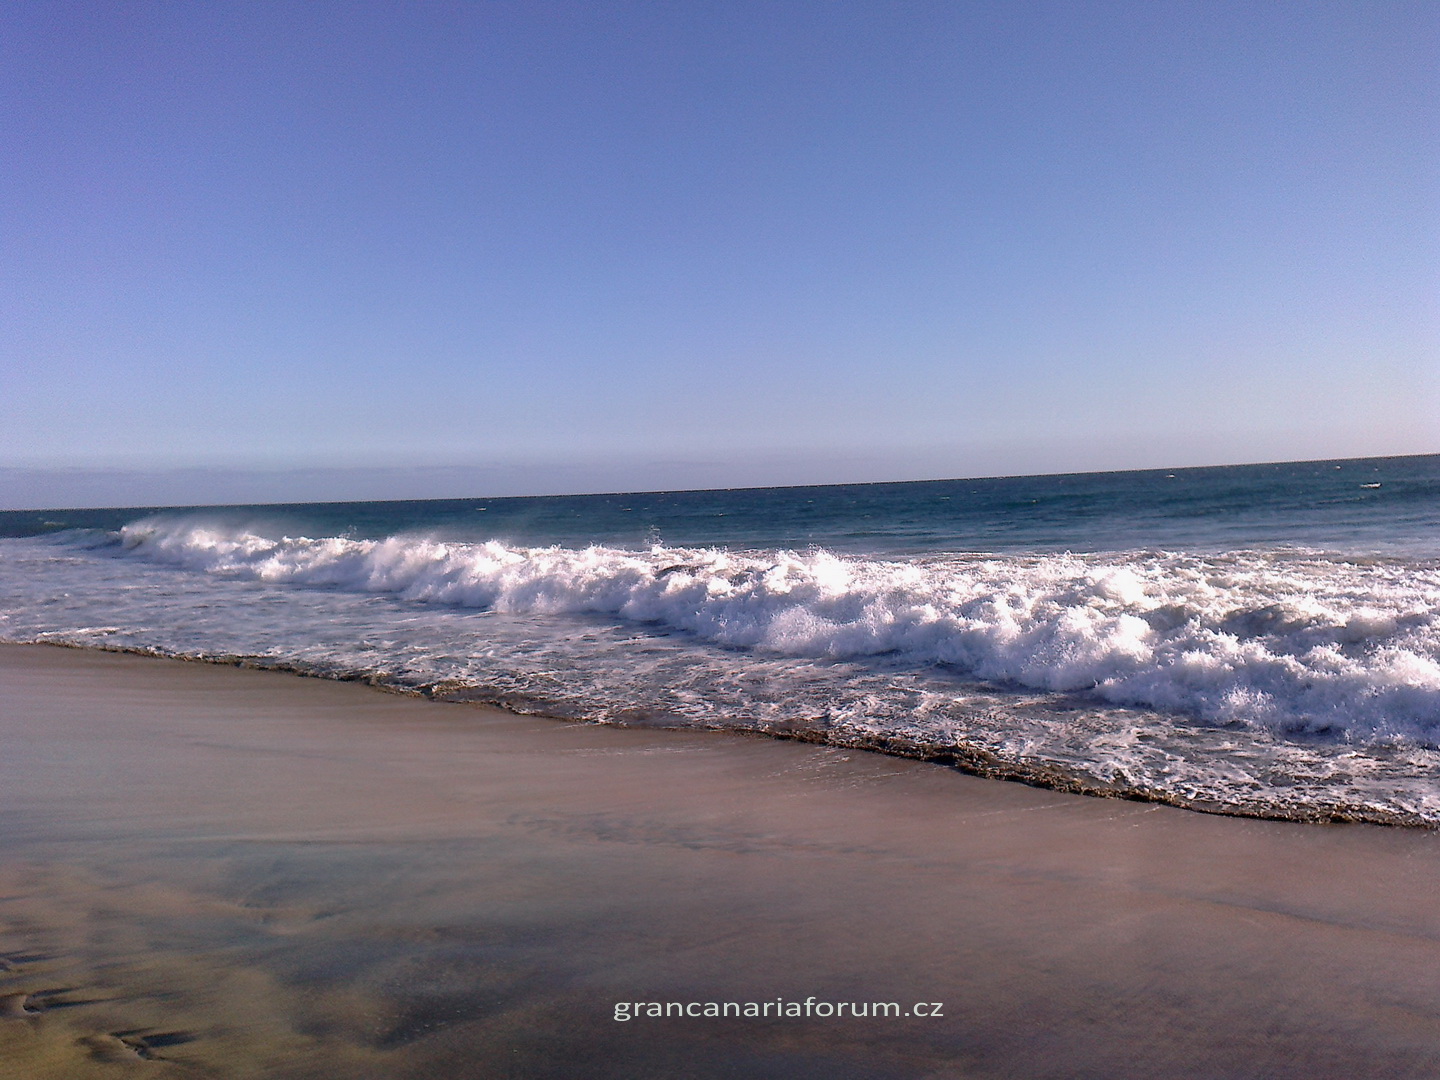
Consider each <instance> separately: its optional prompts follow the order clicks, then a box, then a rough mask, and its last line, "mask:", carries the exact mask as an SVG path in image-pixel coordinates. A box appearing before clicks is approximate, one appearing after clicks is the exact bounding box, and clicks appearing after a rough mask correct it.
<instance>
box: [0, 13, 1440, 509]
mask: <svg viewBox="0 0 1440 1080" xmlns="http://www.w3.org/2000/svg"><path fill="white" fill-rule="evenodd" d="M1437 133H1440V17H1437V13H1436V9H1435V7H1434V6H1433V5H1431V4H1429V3H1427V2H1376V0H1366V2H1363V3H1361V2H1355V3H1333V2H1331V3H1326V2H1306V3H1287V2H1280V3H1265V4H1253V3H1245V4H1238V3H1237V4H1229V3H1224V2H1207V3H1174V2H1166V0H1146V2H1139V3H1098V2H1088V0H1071V2H1065V3H1039V2H1027V0H1006V2H1004V3H979V2H961V0H947V2H944V3H929V2H906V0H898V2H880V0H871V2H866V3H855V2H848V0H829V2H819V0H811V2H804V3H799V2H787V0H766V2H757V3H752V2H748V0H727V2H725V3H709V2H704V0H686V2H682V3H673V2H670V3H661V2H634V3H607V2H602V0H592V2H585V3H547V2H544V0H526V2H523V3H511V2H496V3H483V2H475V3H447V2H443V0H434V2H427V3H401V2H388V3H369V2H355V3H324V4H321V3H310V2H305V3H292V2H279V0H277V2H269V3H257V2H253V0H247V2H243V3H226V2H223V0H207V2H206V3H203V4H195V3H189V2H184V3H182V2H162V3H148V2H147V3H128V2H104V3H95V2H94V0H86V2H84V3H57V2H51V0H30V2H27V3H24V4H7V5H3V7H0V505H3V506H11V507H17V506H56V505H77V504H81V505H85V504H94V505H106V504H116V503H119V504H128V505H136V504H146V503H188V502H196V503H205V502H226V501H247V502H249V501H270V500H287V499H316V500H319V499H327V498H395V497H442V496H470V495H503V494H525V493H546V492H561V491H588V490H638V489H655V488H684V487H711V486H743V485H751V484H784V483H828V482H847V481H867V480H905V479H922V478H942V477H957V476H976V475H996V474H1017V473H1040V472H1073V471H1085V470H1095V469H1123V468H1146V467H1176V466H1183V465H1201V464H1221V463H1237V462H1246V461H1274V460H1298V459H1311V458H1330V457H1334V458H1338V457H1352V456H1368V455H1388V454H1407V453H1434V452H1440V137H1437Z"/></svg>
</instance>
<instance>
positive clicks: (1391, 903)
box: [0, 646, 1440, 1080]
mask: <svg viewBox="0 0 1440 1080" xmlns="http://www.w3.org/2000/svg"><path fill="white" fill-rule="evenodd" d="M0 958H3V960H0V1076H3V1077H5V1078H25V1080H42V1078H48V1077H54V1078H64V1080H84V1078H87V1077H110V1076H114V1077H131V1076H134V1077H187V1076H216V1077H317V1078H318V1077H324V1078H350V1077H375V1078H387V1080H388V1078H392V1077H393V1078H405V1077H446V1078H465V1077H487V1078H488V1077H515V1078H521V1077H573V1078H577V1080H580V1078H584V1080H595V1078H608V1077H615V1078H621V1077H624V1078H646V1077H656V1078H660V1077H664V1078H675V1077H697V1078H698V1077H705V1078H711V1077H716V1078H718V1077H798V1078H805V1077H816V1078H819V1077H827V1078H828V1077H857V1078H858V1077H866V1078H885V1077H896V1078H901V1077H903V1078H911V1077H936V1078H939V1077H1017V1078H1049V1077H1055V1078H1059V1077H1066V1078H1080V1077H1094V1078H1097V1080H1098V1078H1106V1080H1113V1078H1125V1077H1137V1078H1138V1077H1145V1078H1157V1077H1159V1078H1164V1077H1207V1078H1208V1077H1295V1078H1302V1077H1303V1078H1307V1080H1314V1078H1323V1077H1336V1078H1341V1077H1343V1078H1347V1080H1355V1078H1362V1077H1386V1078H1399V1077H1435V1076H1437V1075H1440V836H1437V834H1435V833H1433V832H1429V831H1420V830H1407V829H1394V828H1390V829H1387V828H1383V827H1376V826H1365V825H1334V826H1315V825H1297V824H1292V823H1284V822H1266V821H1256V820H1242V819H1234V818H1223V817H1215V816H1207V815H1202V814H1196V813H1191V812H1187V811H1183V810H1176V809H1172V808H1169V807H1161V806H1153V805H1148V804H1143V803H1134V802H1123V801H1116V800H1106V799H1095V798H1086V797H1082V796H1073V795H1065V794H1059V793H1055V792H1050V791H1042V790H1037V789H1032V788H1028V787H1024V786H1022V785H1019V784H1011V783H1004V782H999V781H992V780H982V779H977V778H975V777H970V776H965V775H962V774H960V773H957V772H955V771H954V770H951V769H946V768H944V767H940V766H936V765H927V764H923V763H918V762H911V761H903V760H898V759H892V758H885V757H882V756H879V755H874V754H866V753H862V752H855V751H843V750H836V749H833V748H826V747H817V746H810V745H804V744H800V743H789V742H781V741H774V740H767V739H762V738H753V737H743V736H735V735H723V734H710V733H697V732H669V731H644V730H634V729H630V730H622V729H614V728H605V727H600V726H594V725H585V724H574V723H564V722H559V721H552V720H540V719H534V718H526V717H517V716H511V715H508V714H505V713H501V712H497V711H493V710H486V709H480V708H476V707H473V706H465V705H456V704H441V703H435V702H429V701H424V700H420V699H412V698H406V697H400V696H395V695H389V694H383V693H379V692H376V691H374V690H371V689H369V688H367V687H364V686H359V685H352V684H342V683H333V682H325V681H321V680H316V679H303V678H298V677H295V676H291V675H286V674H280V673H274V672H264V671H254V670H244V669H239V668H234V667H221V666H214V665H206V664H194V663H182V662H178V661H167V660H156V659H149V658H144V657H137V656H128V655H118V654H108V653H94V652H81V651H76V650H68V649H59V648H51V647H46V646H0ZM811 996H813V997H815V998H816V999H817V1000H818V1001H821V1002H837V1001H843V1002H851V1001H854V1002H891V1001H893V1002H896V1003H899V1004H900V1005H901V1007H902V1009H905V1010H908V1009H910V1008H911V1006H912V1005H913V1004H914V1003H917V1002H925V1003H930V1002H936V1003H943V1005H942V1011H943V1016H937V1017H930V1016H925V1017H917V1016H909V1017H905V1016H901V1017H884V1018H877V1017H871V1018H852V1017H848V1016H847V1017H844V1018H835V1017H828V1018H822V1017H814V1016H812V1017H811V1018H809V1019H805V1018H798V1019H790V1018H778V1019H777V1018H775V1017H774V1016H771V1017H769V1018H760V1019H747V1018H735V1017H729V1018H703V1017H695V1018H679V1017H670V1018H650V1017H642V1018H639V1019H632V1020H629V1021H626V1022H617V1021H616V1020H615V1019H614V1015H615V1003H616V1002H620V1001H626V1002H634V1001H645V1002H651V1001H659V1002H681V1003H689V1002H699V1003H704V1002H711V1001H715V1002H728V1001H734V1002H742V1003H743V1002H765V1001H767V1000H769V1001H773V1000H774V999H776V998H783V999H784V1000H785V1001H787V1002H789V1001H800V1002H803V1001H804V1000H805V999H806V998H807V997H811Z"/></svg>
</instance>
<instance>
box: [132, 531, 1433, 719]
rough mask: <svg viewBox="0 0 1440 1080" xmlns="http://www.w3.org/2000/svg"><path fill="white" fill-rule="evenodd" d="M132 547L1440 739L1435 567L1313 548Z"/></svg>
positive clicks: (756, 643)
mask: <svg viewBox="0 0 1440 1080" xmlns="http://www.w3.org/2000/svg"><path fill="white" fill-rule="evenodd" d="M121 548H122V550H123V551H124V552H125V553H126V554H127V555H128V556H134V557H141V558H144V559H146V560H150V561H154V562H159V563H165V564H169V565H174V566H179V567H184V568H187V569H190V570H195V571H201V572H204V573H207V574H214V575H220V576H224V577H229V578H242V579H243V578H249V579H255V580H260V581H265V582H271V583H282V584H290V585H295V586H305V587H312V588H315V587H319V588H339V589H344V590H350V591H360V592H370V593H382V594H389V595H393V596H395V597H398V598H400V599H403V600H407V601H417V602H429V603H441V604H449V605H456V606H461V607H467V608H476V609H490V610H495V611H502V612H503V611H509V612H533V613H550V614H563V613H581V612H585V613H597V614H602V615H607V616H612V617H616V618H619V619H625V620H632V621H635V622H640V623H650V624H661V625H663V626H666V627H670V628H674V629H677V630H683V631H686V632H689V633H691V634H694V635H696V636H697V637H699V638H701V639H704V640H706V641H709V642H713V643H716V644H719V645H723V646H730V647H737V648H744V649H751V650H756V651H758V652H762V653H767V654H772V655H780V656H790V657H803V658H810V659H829V658H833V659H847V660H854V659H863V658H867V657H878V656H887V657H892V658H896V659H900V660H903V661H904V662H906V663H910V664H915V665H945V666H946V667H948V668H950V669H953V670H956V671H958V672H961V673H964V674H966V675H969V676H973V677H974V678H977V679H981V680H985V681H989V682H993V683H997V684H1000V685H1002V686H1009V687H1016V688H1025V689H1031V690H1037V691H1070V692H1076V691H1078V692H1085V693H1089V694H1093V695H1095V696H1096V697H1097V698H1099V699H1101V700H1103V701H1106V702H1110V703H1113V704H1117V705H1130V706H1142V707H1147V708H1153V709H1157V710H1161V711H1168V712H1172V713H1179V714H1183V715H1188V716H1191V717H1195V718H1198V719H1201V720H1204V721H1207V722H1210V723H1214V724H1240V725H1244V726H1247V727H1248V726H1254V727H1259V728H1266V729H1269V730H1271V731H1275V732H1283V733H1287V734H1297V733H1313V734H1316V735H1324V736H1327V737H1329V738H1331V739H1341V740H1355V741H1360V742H1384V741H1392V740H1402V741H1418V742H1421V743H1423V744H1425V745H1430V746H1433V745H1436V741H1437V738H1440V567H1437V565H1436V564H1434V563H1416V562H1413V561H1406V560H1400V559H1392V560H1382V559H1371V560H1363V561H1356V560H1344V559H1337V558H1334V557H1329V556H1326V555H1325V554H1323V553H1320V552H1307V551H1294V550H1282V551H1249V552H1235V553H1230V554H1226V555H1218V556H1199V555H1193V554H1175V553H1165V552H1131V553H1124V554H1119V555H1116V554H1107V555H1103V556H1099V555H1095V556H1091V555H1084V556H1073V555H1043V556H1042V555H1034V556H958V555H942V556H934V557H929V558H925V559H919V560H914V561H880V560H869V559H860V558H842V557H839V556H836V555H834V554H830V553H828V552H825V551H813V552H808V553H799V552H794V551H775V552H771V553H768V554H765V555H763V556H761V555H756V554H736V553H731V552H726V551H719V550H708V549H689V548H673V547H662V546H657V547H654V548H652V549H650V550H646V551H627V550H619V549H615V548H608V547H587V548H584V549H571V548H563V547H546V548H527V547H520V546H512V545H507V544H504V543H500V542H498V541H491V542H488V543H452V542H443V541H439V540H434V539H427V538H423V537H410V536H394V537H390V538H388V539H384V540H352V539H346V538H341V537H328V538H320V539H310V538H305V537H279V538H274V537H266V536H262V535H259V534H257V533H255V532H252V531H248V530H245V529H236V528H232V527H221V526H215V525H209V524H206V523H204V522H197V521H195V520H193V519H165V518H155V519H147V520H143V521H138V522H134V523H132V524H130V525H127V526H125V528H124V529H123V530H122V531H121Z"/></svg>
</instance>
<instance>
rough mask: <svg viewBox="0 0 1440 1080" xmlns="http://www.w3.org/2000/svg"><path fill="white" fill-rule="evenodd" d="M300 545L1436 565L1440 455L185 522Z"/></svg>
mask: <svg viewBox="0 0 1440 1080" xmlns="http://www.w3.org/2000/svg"><path fill="white" fill-rule="evenodd" d="M179 509H181V510H183V511H184V512H186V513H192V514H193V513H196V512H199V511H209V512H210V513H211V515H212V516H213V518H214V519H215V520H217V521H224V522H227V523H231V524H243V523H256V524H263V525H265V526H266V527H268V528H269V529H271V530H279V531H281V532H286V533H290V534H295V535H307V536H346V537H351V538H357V539H362V538H369V539H378V538H380V537H384V536H390V535H394V534H396V533H399V532H423V533H429V534H433V535H436V536H440V537H445V538H450V539H457V540H487V539H499V540H504V541H506V542H510V543H516V544H525V545H543V544H563V545H567V546H584V545H587V544H604V545H608V546H614V547H622V548H636V547H645V546H649V545H651V544H654V543H656V542H660V543H665V544H669V545H677V546H681V547H729V548H735V549H743V550H755V549H773V548H799V549H803V548H808V547H812V546H814V547H823V548H826V549H827V550H831V551H836V552H844V553H853V554H867V555H870V554H920V553H924V552H956V551H1017V550H1023V551H1076V552H1080V551H1088V552H1095V551H1122V550H1130V549H1134V548H1146V547H1158V548H1166V549H1184V550H1205V551H1214V550H1223V549H1225V548H1230V547H1236V546H1254V545H1273V544H1296V545H1302V546H1306V547H1314V548H1324V549H1331V550H1339V551H1359V552H1369V551H1394V550H1408V551H1425V552H1435V551H1437V549H1440V455H1427V456H1422V457H1399V458H1366V459H1358V460H1352V461H1320V462H1291V463H1283V464H1271V465H1239V466H1217V467H1213V468H1199V469H1175V470H1147V471H1138V472H1110V473H1075V474H1070V475H1062V476H1022V477H999V478H985V479H974V480H935V481H920V482H915V483H891V484H840V485H830V486H824V487H791V488H745V489H734V490H722V491H672V492H641V493H632V494H614V495H572V496H544V497H535V498H496V499H486V498H469V499H440V500H424V501H413V502H412V501H403V500H401V501H386V502H351V503H325V504H314V503H312V504H289V505H268V506H248V507H224V508H217V507H186V508H179ZM154 512H155V508H147V507H132V508H127V509H115V510H46V511H7V512H0V536H10V537H21V536H34V535H39V534H42V533H48V532H58V531H62V530H65V529H76V528H84V529H106V530H118V529H119V528H120V527H121V526H123V525H125V524H126V523H127V522H130V521H133V520H135V519H136V518H138V517H141V516H144V515H148V514H152V513H154Z"/></svg>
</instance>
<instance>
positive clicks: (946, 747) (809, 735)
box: [0, 641, 1440, 831]
mask: <svg viewBox="0 0 1440 1080" xmlns="http://www.w3.org/2000/svg"><path fill="white" fill-rule="evenodd" d="M15 644H18V643H5V642H0V645H4V646H7V647H8V646H11V645H15ZM32 645H33V646H35V647H51V648H60V649H75V650H79V651H81V652H100V653H115V654H120V655H126V656H140V657H147V658H150V659H158V660H173V661H178V662H180V663H190V664H213V665H217V666H220V667H234V668H240V669H244V670H254V671H270V672H276V673H279V674H286V675H294V676H298V677H300V678H305V679H320V680H323V681H327V682H337V683H353V684H359V685H362V686H365V687H367V688H369V689H372V690H378V691H381V692H383V693H387V694H396V695H399V696H402V697H415V698H421V699H423V700H427V701H435V702H443V703H447V704H462V705H470V706H478V707H480V708H484V709H496V710H499V711H501V712H507V713H511V714H512V715H516V716H528V717H536V718H540V719H545V720H552V721H559V722H562V723H588V724H597V725H599V726H605V727H614V728H640V729H644V730H650V731H713V732H716V733H722V734H728V735H740V736H752V737H757V736H758V737H763V738H770V739H777V740H786V741H795V742H801V743H808V744H811V745H815V746H828V747H832V748H835V749H841V750H857V751H861V752H864V753H874V754H880V755H884V756H886V757H896V758H902V759H907V760H912V761H921V762H925V763H927V764H932V765H938V766H942V767H947V768H952V769H955V770H957V771H958V772H961V773H964V774H966V775H968V776H974V777H979V778H982V779H986V780H997V781H1003V782H1007V783H1018V784H1023V785H1025V786H1027V787H1033V788H1038V789H1040V790H1044V791H1056V792H1062V793H1065V794H1072V795H1083V796H1085V797H1087V798H1101V799H1121V800H1125V801H1129V802H1142V803H1153V804H1156V805H1161V806H1169V807H1174V808H1176V809H1180V810H1187V811H1191V812H1194V813H1200V814H1213V815H1217V816H1220V817H1236V818H1251V819H1255V820H1259V821H1285V822H1293V823H1298V824H1308V825H1342V824H1363V825H1381V826H1386V827H1393V828H1403V829H1425V830H1430V831H1440V824H1437V823H1436V821H1434V820H1433V819H1431V818H1427V817H1425V816H1423V815H1421V814H1418V813H1415V812H1413V811H1402V810H1393V809H1386V808H1380V807H1375V806H1364V805H1357V804H1355V803H1350V802H1344V801H1338V800H1337V801H1333V802H1330V803H1325V804H1320V805H1312V804H1307V805H1305V806H1302V807H1280V806H1276V805H1273V804H1270V803H1265V802H1259V803H1240V802H1219V801H1217V800H1214V799H1202V798H1186V797H1184V796H1182V795H1177V794H1175V793H1173V792H1168V791H1163V790H1159V789H1156V788H1154V787H1151V786H1148V785H1144V784H1129V783H1126V784H1122V783H1116V782H1115V781H1113V780H1107V779H1104V778H1102V777H1098V776H1095V775H1093V774H1091V773H1088V772H1085V771H1083V770H1081V769H1077V768H1065V767H1063V766H1060V765H1058V764H1055V763H1053V762H1038V761H1030V760H1027V759H1023V758H1016V757H1013V756H1006V755H1001V754H997V753H995V752H994V751H991V750H988V749H986V748H984V747H978V746H969V745H960V744H954V745H952V744H943V743H926V742H922V741H919V740H916V739H913V738H909V737H906V736H901V735H879V734H877V735H873V736H872V735H867V734H865V733H859V732H853V731H844V730H841V731H835V730H832V729H830V728H829V727H828V726H826V725H824V724H813V723H804V722H795V721H781V722H778V723H769V724H766V723H755V724H752V725H750V726H739V725H737V726H710V725H705V724H698V723H691V722H675V721H674V720H673V718H672V719H665V718H662V719H649V718H645V719H641V720H638V721H636V722H631V723H614V722H603V723H602V722H600V721H595V720H590V719H588V718H586V717H584V716H580V715H569V714H565V713H561V712H558V711H553V710H552V711H547V710H546V708H545V706H544V703H543V702H534V701H532V700H530V699H523V700H522V699H520V698H517V697H515V696H513V695H503V694H499V693H492V692H488V691H485V690H483V689H478V688H473V687H469V686H465V685H447V684H439V685H428V684H427V685H412V684H407V683H403V682H400V681H395V680H387V679H384V678H382V677H380V676H379V675H377V674H375V673H373V672H365V671H359V670H355V671H345V670H336V671H326V670H323V669H321V668H318V667H307V666H305V665H303V664H298V663H294V662H291V661H285V660H271V659H269V658H267V657H262V656H245V655H231V654H217V655H205V656H198V655H178V654H172V653H166V652H162V651H159V650H152V649H145V648H139V647H132V646H114V645H103V644H102V645H81V644H76V643H72V642H68V641H45V642H31V643H25V646H26V647H28V646H32Z"/></svg>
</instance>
